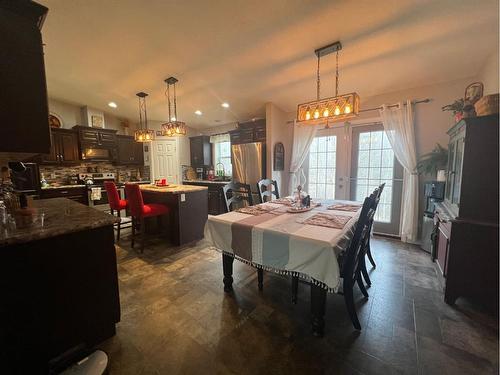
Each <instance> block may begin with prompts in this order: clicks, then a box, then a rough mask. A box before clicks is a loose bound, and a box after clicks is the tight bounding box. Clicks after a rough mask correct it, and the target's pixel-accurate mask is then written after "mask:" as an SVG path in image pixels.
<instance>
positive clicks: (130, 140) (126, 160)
mask: <svg viewBox="0 0 500 375" xmlns="http://www.w3.org/2000/svg"><path fill="white" fill-rule="evenodd" d="M117 145H118V159H117V164H120V165H144V152H143V147H142V143H140V142H136V141H135V140H134V137H132V136H128V135H118V136H117Z"/></svg>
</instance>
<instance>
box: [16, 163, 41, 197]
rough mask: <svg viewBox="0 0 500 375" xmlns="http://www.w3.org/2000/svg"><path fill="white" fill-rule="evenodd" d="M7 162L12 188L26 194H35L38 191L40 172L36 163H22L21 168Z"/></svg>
mask: <svg viewBox="0 0 500 375" xmlns="http://www.w3.org/2000/svg"><path fill="white" fill-rule="evenodd" d="M11 163H12V162H9V167H10V169H11V171H10V178H11V181H12V185H13V186H14V190H16V191H17V192H22V193H24V194H27V195H37V194H38V193H39V191H40V187H41V186H40V172H39V170H38V164H36V163H22V164H23V165H24V167H25V168H24V170H23V169H22V168H12V167H11Z"/></svg>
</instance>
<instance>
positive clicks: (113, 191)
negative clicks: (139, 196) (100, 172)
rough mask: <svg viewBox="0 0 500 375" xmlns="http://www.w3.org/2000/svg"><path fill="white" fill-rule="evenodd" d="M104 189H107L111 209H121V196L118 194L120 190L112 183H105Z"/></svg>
mask: <svg viewBox="0 0 500 375" xmlns="http://www.w3.org/2000/svg"><path fill="white" fill-rule="evenodd" d="M104 189H106V194H107V196H108V203H109V207H110V208H111V209H112V210H119V209H120V195H119V194H118V189H117V188H116V185H115V183H114V182H112V181H104Z"/></svg>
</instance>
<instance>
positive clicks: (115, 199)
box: [104, 181, 128, 242]
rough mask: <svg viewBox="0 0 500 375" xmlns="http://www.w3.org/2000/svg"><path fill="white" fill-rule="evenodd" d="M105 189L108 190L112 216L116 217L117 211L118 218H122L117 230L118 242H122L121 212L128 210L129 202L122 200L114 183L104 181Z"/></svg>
mask: <svg viewBox="0 0 500 375" xmlns="http://www.w3.org/2000/svg"><path fill="white" fill-rule="evenodd" d="M104 188H105V189H106V193H107V195H108V203H109V208H110V211H111V215H114V214H115V211H116V212H117V213H118V217H119V218H120V221H119V222H118V224H117V230H116V242H118V241H120V229H121V211H122V210H126V209H127V207H128V202H127V201H126V200H125V199H120V194H118V190H117V189H116V185H115V183H114V182H112V181H104Z"/></svg>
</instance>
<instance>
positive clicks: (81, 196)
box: [40, 186, 89, 205]
mask: <svg viewBox="0 0 500 375" xmlns="http://www.w3.org/2000/svg"><path fill="white" fill-rule="evenodd" d="M50 198H68V199H71V200H72V201H75V202H78V203H81V204H84V205H88V203H89V202H88V189H87V187H86V186H74V187H72V186H68V187H64V188H43V189H41V190H40V199H50Z"/></svg>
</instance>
